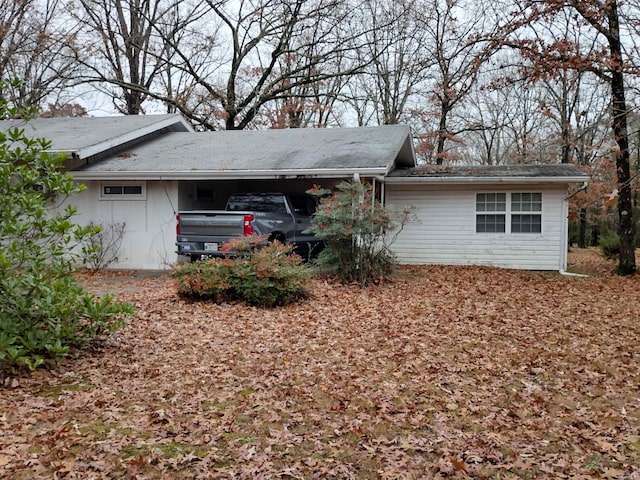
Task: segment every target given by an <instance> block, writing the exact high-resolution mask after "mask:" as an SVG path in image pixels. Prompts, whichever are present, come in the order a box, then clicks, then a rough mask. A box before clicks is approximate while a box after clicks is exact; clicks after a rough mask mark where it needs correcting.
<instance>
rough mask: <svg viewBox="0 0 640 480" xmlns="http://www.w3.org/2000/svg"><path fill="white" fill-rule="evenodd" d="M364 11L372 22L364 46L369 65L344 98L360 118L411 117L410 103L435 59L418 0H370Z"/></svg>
mask: <svg viewBox="0 0 640 480" xmlns="http://www.w3.org/2000/svg"><path fill="white" fill-rule="evenodd" d="M362 7H363V8H362V10H361V12H359V15H361V17H360V18H361V19H362V20H361V21H362V22H363V23H366V24H370V25H371V27H372V28H371V29H370V30H369V31H367V32H366V33H365V35H364V40H365V41H364V43H363V45H362V47H361V49H360V51H359V52H358V54H359V55H360V58H361V63H363V64H367V65H368V67H367V68H366V69H365V70H364V71H363V72H362V73H361V74H359V75H357V76H356V77H354V78H353V79H352V81H351V82H349V86H350V92H349V93H348V94H346V95H345V98H344V100H345V101H346V102H347V103H348V104H349V105H351V107H352V108H353V109H354V110H355V111H356V112H357V115H358V119H359V124H361V125H363V124H368V123H370V122H372V121H375V123H377V124H396V123H399V122H400V121H403V120H404V121H406V120H407V107H408V105H409V101H410V99H411V97H412V96H414V95H416V93H417V88H418V87H419V86H420V85H421V84H423V83H424V81H425V80H426V79H427V78H428V76H429V74H430V71H429V67H431V66H432V65H433V60H432V59H431V58H430V57H429V56H427V55H425V53H426V52H425V49H424V44H425V42H426V41H427V36H426V32H425V30H424V29H423V27H422V25H421V24H420V23H419V22H417V21H416V15H417V12H418V10H417V3H416V1H415V0H402V1H389V0H366V1H365V2H363V5H362Z"/></svg>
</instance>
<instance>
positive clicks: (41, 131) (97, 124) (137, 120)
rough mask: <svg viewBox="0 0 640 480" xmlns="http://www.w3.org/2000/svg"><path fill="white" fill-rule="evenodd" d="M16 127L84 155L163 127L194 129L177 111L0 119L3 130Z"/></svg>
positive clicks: (62, 149) (56, 147)
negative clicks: (169, 112)
mask: <svg viewBox="0 0 640 480" xmlns="http://www.w3.org/2000/svg"><path fill="white" fill-rule="evenodd" d="M15 127H18V128H24V129H25V134H26V135H27V136H29V137H37V138H46V139H47V140H50V141H51V149H50V150H51V151H54V152H66V153H76V154H78V155H79V156H80V157H83V158H85V157H87V156H90V155H95V154H97V153H100V152H101V151H104V150H107V149H109V148H112V147H113V146H117V145H119V144H123V143H126V142H127V141H131V140H133V139H135V138H139V137H141V136H143V135H146V134H149V133H152V132H155V131H158V130H161V129H167V130H168V131H183V132H187V131H193V129H192V128H191V126H190V125H189V124H188V123H187V122H186V120H185V119H184V118H183V117H182V116H181V115H178V114H171V115H121V116H117V117H70V118H35V119H33V120H30V121H28V122H25V121H24V120H3V121H0V130H1V131H7V130H9V129H12V128H15Z"/></svg>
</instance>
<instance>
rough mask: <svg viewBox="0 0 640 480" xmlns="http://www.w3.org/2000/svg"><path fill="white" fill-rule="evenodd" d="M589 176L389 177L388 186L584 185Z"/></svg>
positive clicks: (386, 181)
mask: <svg viewBox="0 0 640 480" xmlns="http://www.w3.org/2000/svg"><path fill="white" fill-rule="evenodd" d="M588 181H589V176H588V175H585V176H579V177H578V176H576V177H417V176H416V177H387V178H386V179H385V183H386V184H405V183H408V184H436V185H441V184H447V185H469V184H475V185H491V184H496V183H500V184H505V183H518V184H522V183H584V182H588Z"/></svg>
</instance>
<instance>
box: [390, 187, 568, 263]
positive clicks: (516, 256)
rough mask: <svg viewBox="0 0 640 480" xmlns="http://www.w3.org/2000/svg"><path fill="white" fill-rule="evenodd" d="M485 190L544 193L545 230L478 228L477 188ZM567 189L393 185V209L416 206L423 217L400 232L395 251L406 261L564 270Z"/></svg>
mask: <svg viewBox="0 0 640 480" xmlns="http://www.w3.org/2000/svg"><path fill="white" fill-rule="evenodd" d="M483 192H542V233H541V234H530V233H523V234H510V233H507V234H505V233H476V228H475V225H476V193H483ZM566 194H567V189H566V185H557V186H554V185H551V186H549V185H547V186H544V185H514V186H500V187H491V186H468V187H467V186H451V187H445V186H430V185H406V186H405V185H397V184H395V185H387V186H386V204H387V205H388V206H389V207H390V208H392V209H401V208H402V207H404V206H405V205H413V206H414V207H415V214H416V216H417V221H412V222H411V223H409V224H408V225H406V226H405V227H404V229H403V231H402V232H401V233H400V234H399V235H398V238H397V240H396V242H395V243H394V244H393V246H392V251H393V252H394V253H395V255H396V256H397V258H398V260H399V262H400V263H404V264H444V265H489V266H497V267H504V268H517V269H529V270H560V269H563V268H564V265H563V263H564V255H563V249H566V241H565V238H566V237H565V235H566V228H567V221H566V218H563V217H564V215H565V214H564V213H563V212H564V210H563V203H564V201H565V200H564V198H565V197H566ZM507 221H509V220H507Z"/></svg>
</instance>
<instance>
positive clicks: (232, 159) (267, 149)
mask: <svg viewBox="0 0 640 480" xmlns="http://www.w3.org/2000/svg"><path fill="white" fill-rule="evenodd" d="M414 158H415V157H414V152H413V146H412V141H411V135H410V130H409V127H408V126H404V125H388V126H380V127H361V128H327V129H288V130H243V131H220V132H202V133H168V134H166V135H163V136H162V137H159V138H155V139H153V140H152V141H148V142H145V143H142V144H139V145H135V146H132V147H131V148H130V149H129V150H128V151H126V152H123V153H120V154H119V155H114V156H110V157H108V158H105V159H103V160H101V161H99V162H95V163H90V164H88V165H86V166H84V167H82V168H80V169H77V170H75V171H74V172H73V173H74V175H75V176H76V177H77V178H100V177H102V178H116V177H117V178H123V179H124V178H127V177H131V178H141V179H142V178H148V179H152V178H158V177H161V178H174V179H181V178H182V179H184V178H196V177H198V178H205V177H207V178H211V179H213V178H223V177H227V178H228V177H238V178H249V177H254V178H258V177H277V176H282V175H297V174H298V175H326V176H332V175H334V176H338V175H342V176H344V175H345V174H350V173H358V172H360V173H362V174H372V175H373V174H381V175H385V174H387V173H388V172H389V171H390V170H391V169H392V168H394V166H395V164H397V165H398V166H401V167H411V166H413V165H414Z"/></svg>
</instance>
